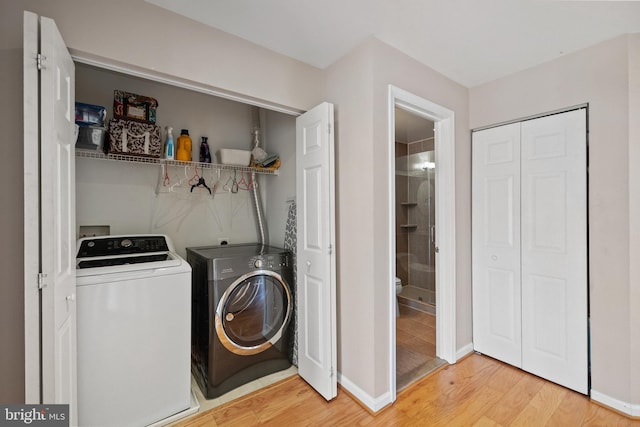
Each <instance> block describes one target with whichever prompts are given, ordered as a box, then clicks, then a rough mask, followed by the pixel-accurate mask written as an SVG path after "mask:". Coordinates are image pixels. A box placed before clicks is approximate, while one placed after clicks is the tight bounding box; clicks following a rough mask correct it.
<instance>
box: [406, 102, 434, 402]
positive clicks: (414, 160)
mask: <svg viewBox="0 0 640 427" xmlns="http://www.w3.org/2000/svg"><path fill="white" fill-rule="evenodd" d="M394 148H395V193H396V198H395V199H396V200H395V213H396V242H395V243H396V251H395V252H396V279H395V282H396V293H397V298H398V306H397V311H396V315H397V317H396V390H397V391H400V390H402V389H403V388H405V387H407V386H408V385H409V384H411V383H413V382H415V381H416V380H418V379H420V378H422V377H423V376H424V375H426V374H428V373H429V372H432V371H433V370H435V369H436V368H438V367H440V366H442V365H444V364H445V363H446V362H445V361H444V360H442V359H440V358H438V357H437V356H436V192H435V189H436V187H435V185H436V181H435V180H436V174H435V171H436V166H437V165H436V158H435V135H434V122H433V121H431V120H429V119H427V118H424V117H421V116H418V115H416V114H413V113H411V112H409V111H406V110H403V109H401V108H398V107H395V147H394Z"/></svg>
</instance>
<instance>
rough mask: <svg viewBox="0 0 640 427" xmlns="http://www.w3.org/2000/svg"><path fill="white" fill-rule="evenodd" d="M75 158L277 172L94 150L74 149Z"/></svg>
mask: <svg viewBox="0 0 640 427" xmlns="http://www.w3.org/2000/svg"><path fill="white" fill-rule="evenodd" d="M76 157H84V158H88V159H99V160H111V161H116V162H128V163H142V164H147V165H168V166H196V167H199V168H202V169H218V170H230V171H239V172H255V173H258V174H263V175H278V170H277V169H276V170H268V169H261V168H253V167H250V166H235V165H222V164H217V163H201V162H185V161H182V160H167V159H156V158H153V157H138V156H126V155H124V154H104V153H101V152H99V151H94V150H82V149H76Z"/></svg>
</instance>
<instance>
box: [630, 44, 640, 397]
mask: <svg viewBox="0 0 640 427" xmlns="http://www.w3.org/2000/svg"><path fill="white" fill-rule="evenodd" d="M628 40H629V49H628V52H629V234H630V239H631V240H630V242H629V286H630V292H629V302H630V314H631V319H630V322H629V324H630V325H631V327H630V329H631V336H630V341H631V357H632V359H631V360H632V361H634V360H635V362H636V363H633V362H632V363H631V375H630V376H629V380H630V385H631V399H630V402H634V403H636V404H640V363H637V362H638V360H640V327H638V325H640V263H639V262H638V260H640V167H638V165H640V34H633V35H630V36H629V39H628Z"/></svg>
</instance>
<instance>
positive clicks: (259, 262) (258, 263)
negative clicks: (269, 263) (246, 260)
mask: <svg viewBox="0 0 640 427" xmlns="http://www.w3.org/2000/svg"><path fill="white" fill-rule="evenodd" d="M263 265H264V264H263V262H262V260H261V259H257V260H256V261H255V262H254V263H253V266H254V267H255V268H262V266H263Z"/></svg>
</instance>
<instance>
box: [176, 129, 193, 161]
mask: <svg viewBox="0 0 640 427" xmlns="http://www.w3.org/2000/svg"><path fill="white" fill-rule="evenodd" d="M176 160H182V161H185V162H190V161H191V137H190V136H189V130H188V129H182V130H181V131H180V136H179V137H178V149H177V150H176Z"/></svg>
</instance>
